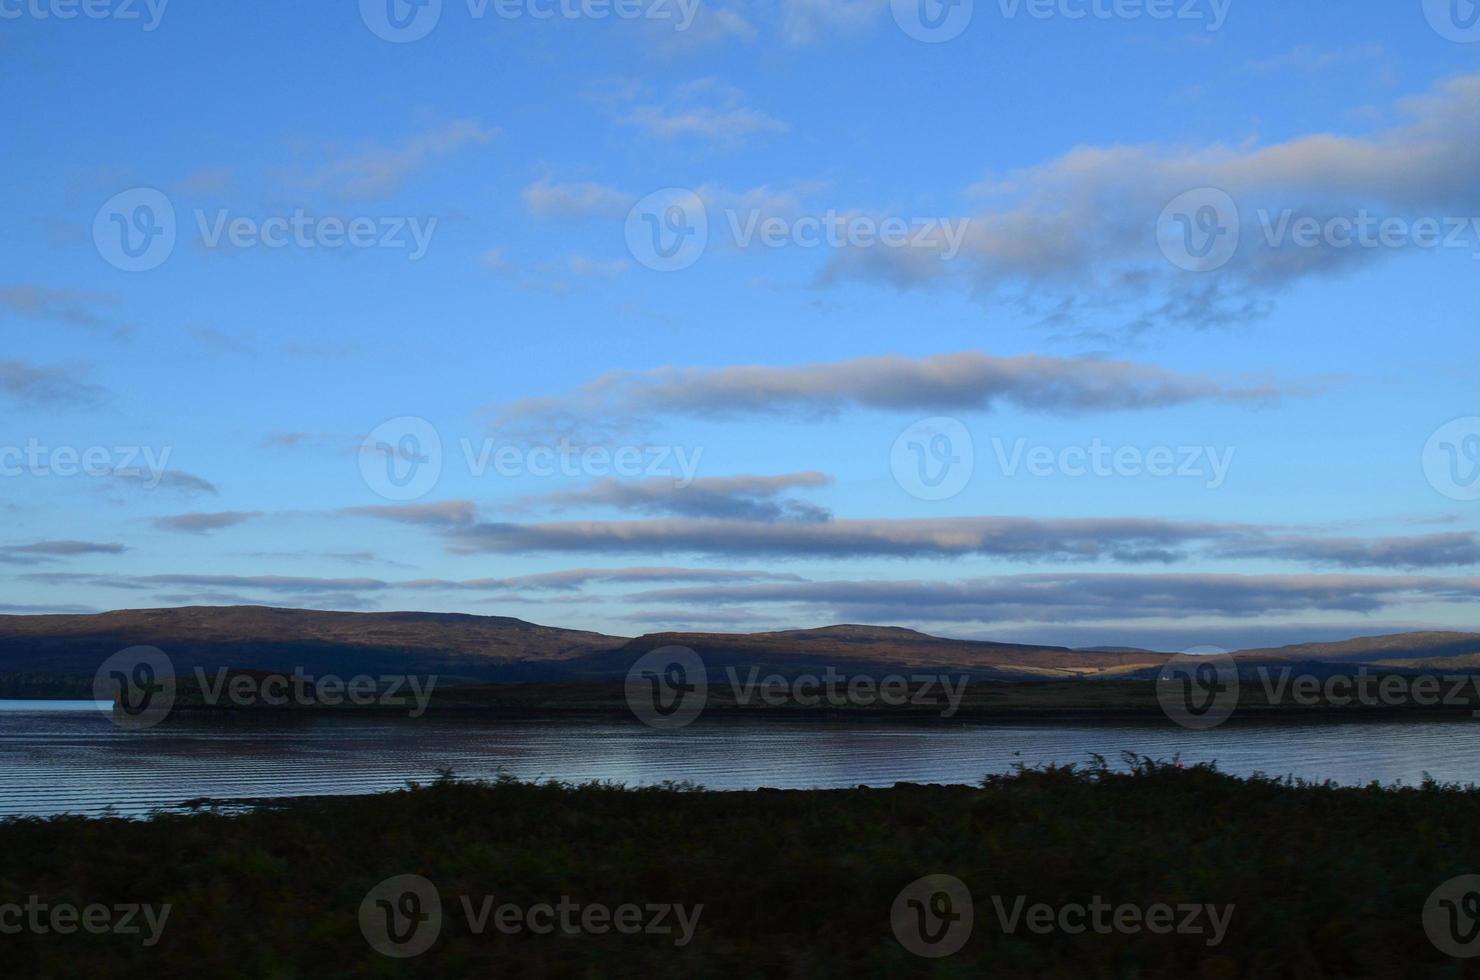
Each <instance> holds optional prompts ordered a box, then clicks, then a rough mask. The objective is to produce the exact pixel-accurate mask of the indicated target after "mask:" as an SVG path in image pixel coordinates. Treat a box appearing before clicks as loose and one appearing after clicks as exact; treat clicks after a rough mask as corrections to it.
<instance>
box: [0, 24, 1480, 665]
mask: <svg viewBox="0 0 1480 980" xmlns="http://www.w3.org/2000/svg"><path fill="white" fill-rule="evenodd" d="M0 81H3V82H4V83H5V85H6V89H7V91H8V92H10V93H11V98H9V99H7V100H5V105H4V107H3V108H0V148H3V155H4V160H5V174H6V180H5V181H4V182H3V184H0V207H3V209H4V213H5V214H6V215H8V216H9V221H8V223H7V233H6V234H5V235H4V236H0V332H3V336H4V338H5V347H4V350H3V351H0V410H3V412H4V415H3V418H4V420H5V422H6V424H5V425H4V428H3V432H0V514H3V516H4V518H5V521H4V532H3V535H0V581H3V592H0V612H4V613H37V612H90V611H102V610H108V609H118V608H146V607H159V606H176V605H198V604H209V605H220V604H261V605H276V606H303V607H314V608H325V609H343V610H397V609H421V610H434V611H451V612H467V613H474V614H479V615H504V616H516V617H519V618H521V619H526V620H530V621H534V622H539V623H545V624H550V625H558V626H566V627H572V628H582V629H591V630H599V631H602V632H606V633H611V634H617V635H626V636H631V635H638V634H640V633H644V632H655V631H661V630H687V629H698V630H711V629H712V630H724V631H751V630H766V629H785V628H799V627H811V626H821V625H825V624H829V623H836V622H854V623H859V622H862V623H880V624H889V625H899V626H908V627H913V628H918V629H923V630H927V631H930V632H934V633H938V634H942V635H949V636H961V637H972V638H986V639H1004V640H1032V641H1038V642H1046V643H1063V644H1073V645H1091V644H1124V645H1138V646H1148V647H1157V648H1162V649H1174V648H1177V649H1180V648H1188V647H1194V646H1199V647H1203V646H1218V647H1224V648H1228V649H1234V648H1240V647H1248V646H1256V645H1265V644H1277V643H1284V642H1299V641H1305V640H1309V639H1334V638H1343V637H1347V636H1354V635H1366V634H1376V633H1382V632H1392V631H1397V630H1404V629H1419V628H1437V629H1470V628H1474V627H1476V625H1477V624H1476V622H1475V620H1474V617H1473V615H1472V614H1471V613H1470V610H1471V609H1472V608H1473V605H1474V602H1475V600H1476V599H1477V598H1480V417H1477V416H1480V397H1477V395H1476V386H1475V383H1474V377H1475V368H1474V365H1475V364H1477V363H1480V356H1477V355H1480V332H1477V331H1476V330H1475V329H1474V328H1475V327H1476V326H1477V322H1476V321H1477V317H1476V313H1477V310H1480V294H1477V290H1476V285H1477V273H1480V264H1477V261H1480V181H1477V180H1476V177H1475V175H1476V174H1477V173H1480V7H1477V5H1476V4H1474V3H1472V2H1470V0H1382V2H1377V0H1363V2H1335V0H1326V2H1311V3H1301V4H1290V3H1284V2H1278V0H954V2H951V3H943V2H942V0H893V2H892V3H886V2H880V0H795V2H784V3H743V2H710V0H486V2H485V0H422V2H420V3H416V4H413V3H411V2H408V0H363V2H359V3H357V2H354V0H335V2H326V3H314V4H304V3H289V2H286V0H261V2H257V3H253V4H201V3H185V2H182V0H175V2H161V0H152V2H146V0H85V2H84V0H0Z"/></svg>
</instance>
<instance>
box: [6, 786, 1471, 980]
mask: <svg viewBox="0 0 1480 980" xmlns="http://www.w3.org/2000/svg"><path fill="white" fill-rule="evenodd" d="M1129 763H1130V764H1129V765H1128V766H1127V767H1124V768H1116V769H1112V768H1110V767H1108V766H1105V765H1104V764H1103V763H1098V764H1095V765H1091V766H1087V767H1078V768H1075V767H1065V768H1050V769H1043V770H1027V771H1020V772H1017V773H1015V774H1012V775H1009V776H1003V777H989V778H988V779H986V780H984V781H983V783H982V785H980V786H979V787H964V786H957V787H942V786H908V785H900V786H896V787H894V788H891V789H854V790H833V791H769V790H760V791H755V792H727V793H718V792H707V791H702V790H696V789H693V788H690V787H684V786H668V787H663V788H645V789H625V788H622V787H619V786H614V785H606V784H593V785H585V786H567V785H559V784H524V783H519V782H515V781H513V780H501V781H499V782H496V783H492V784H479V783H464V782H459V781H457V780H456V779H454V778H452V777H451V775H450V774H448V775H445V776H444V778H442V779H440V780H438V781H437V782H436V783H434V784H431V785H426V786H419V787H414V788H408V789H407V790H405V791H402V792H396V793H389V794H382V795H377V796H373V797H346V798H322V799H315V800H308V801H297V802H292V803H285V804H280V805H274V806H270V807H264V808H261V809H258V810H254V811H251V812H248V813H245V814H238V815H230V816H228V815H224V814H218V813H211V812H201V813H195V814H185V815H160V816H157V817H155V818H153V819H151V820H144V821H138V820H122V819H83V818H70V817H63V818H53V819H48V820H36V819H24V820H11V821H7V822H4V823H0V855H3V858H0V903H3V902H7V901H23V900H24V899H25V898H26V896H29V895H33V894H34V895H38V896H40V897H41V898H42V899H43V900H46V901H49V902H53V903H60V902H70V903H74V904H77V905H86V904H89V903H95V902H101V903H106V904H111V903H118V902H145V903H153V904H156V905H157V904H160V903H165V902H168V903H170V904H171V905H172V906H173V911H172V913H171V916H170V919H169V921H168V924H167V926H166V928H165V931H164V933H163V938H162V940H161V941H160V942H159V944H158V945H157V946H155V947H153V948H145V947H143V946H142V945H141V943H140V942H139V941H138V940H137V939H136V938H129V937H121V936H88V935H73V936H56V935H47V936H39V935H34V934H30V933H22V934H21V935H17V936H3V935H0V958H3V961H4V962H5V963H6V964H7V966H8V973H9V975H12V976H57V977H63V976H92V977H111V976H208V977H218V978H219V977H310V976H330V977H336V976H369V977H380V976H384V977H391V976H424V977H453V976H510V977H524V976H570V977H618V976H634V977H637V976H642V977H706V976H739V977H808V978H811V977H891V978H898V977H957V976H960V977H967V976H991V977H1104V978H1128V977H1135V978H1163V977H1164V978H1176V980H1184V978H1189V977H1192V978H1197V977H1203V978H1219V977H1230V978H1231V977H1415V978H1417V977H1460V976H1467V975H1480V974H1477V973H1475V972H1474V968H1473V967H1469V966H1468V965H1467V963H1466V962H1464V961H1459V960H1451V959H1448V958H1446V957H1445V956H1444V955H1443V954H1441V953H1440V952H1439V951H1438V950H1437V949H1436V948H1435V947H1434V946H1432V945H1431V944H1430V942H1429V941H1428V939H1427V938H1426V936H1425V933H1424V930H1423V927H1422V924H1421V921H1420V915H1421V911H1422V908H1423V905H1424V901H1425V899H1426V897H1427V896H1428V895H1429V893H1430V892H1431V891H1432V890H1433V889H1434V888H1435V887H1436V886H1437V885H1439V884H1440V883H1441V882H1443V881H1445V880H1446V879H1449V878H1451V877H1453V876H1455V875H1459V874H1465V873H1471V872H1475V871H1477V870H1480V790H1476V789H1470V788H1460V787H1454V786H1441V785H1437V784H1433V783H1429V784H1426V785H1424V786H1421V787H1407V788H1396V787H1386V788H1384V787H1380V786H1376V785H1373V786H1369V787H1365V788H1339V787H1336V786H1334V785H1313V784H1305V783H1300V782H1295V781H1288V780H1285V781H1281V780H1272V779H1251V780H1241V779H1235V778H1233V777H1230V776H1227V775H1223V774H1221V773H1219V772H1217V771H1216V770H1214V769H1212V768H1210V767H1190V768H1181V767H1179V766H1177V765H1173V764H1157V763H1154V762H1151V761H1149V760H1145V759H1140V760H1129ZM406 873H415V874H419V875H423V876H425V877H426V878H428V879H430V880H431V881H433V882H434V883H435V884H436V885H437V887H438V889H439V891H440V894H441V896H442V901H443V908H444V912H445V913H446V920H445V922H444V925H443V928H442V931H441V934H440V937H439V938H438V940H437V941H436V943H435V944H434V945H433V946H432V948H431V949H430V950H429V951H428V952H426V953H425V954H423V955H421V956H419V957H416V958H413V959H407V960H393V959H390V958H387V957H384V956H382V955H380V954H378V953H376V952H374V951H372V950H371V949H370V947H369V945H368V944H367V942H366V940H365V939H364V938H363V936H362V935H361V933H360V929H359V925H358V920H357V910H358V908H359V905H360V902H361V900H362V898H363V897H364V896H365V894H366V892H367V891H368V890H369V889H370V888H371V887H372V886H374V885H375V884H376V883H378V882H379V881H381V880H382V879H385V878H387V877H389V876H392V875H399V874H406ZM932 873H945V874H951V875H954V876H956V877H958V878H960V879H961V880H962V881H964V882H965V883H966V885H967V886H968V887H969V888H970V890H971V892H972V894H973V896H974V899H975V927H974V931H973V933H972V935H971V938H970V940H969V942H968V943H967V945H966V946H965V948H964V949H962V950H961V952H959V953H957V954H956V955H955V956H952V957H949V958H944V959H939V960H926V959H922V958H919V957H916V956H914V955H913V954H911V953H909V952H907V951H906V950H905V949H904V948H902V947H901V945H900V944H899V943H898V942H897V941H896V939H895V938H894V935H893V933H892V932H891V926H890V908H891V905H892V904H893V902H894V899H895V897H896V895H897V894H898V893H899V891H900V889H901V888H903V887H904V886H905V885H907V884H908V883H910V882H912V881H914V880H916V879H918V878H919V877H921V876H922V875H926V874H932ZM489 894H492V895H493V896H495V902H496V903H498V904H503V903H514V904H517V905H520V906H523V907H528V906H530V905H533V904H537V903H540V902H550V903H554V902H557V901H558V900H559V899H560V897H561V896H570V898H571V899H572V900H573V901H575V902H579V903H581V904H583V905H588V904H592V903H603V904H606V905H608V906H617V905H620V904H623V903H636V904H639V905H646V904H649V903H681V904H685V905H688V906H693V905H698V904H702V905H703V910H702V913H701V915H700V920H699V924H698V926H697V930H696V932H695V935H694V938H693V941H692V942H691V943H689V944H688V945H687V946H684V947H681V948H680V947H677V946H676V945H675V943H674V937H673V936H664V935H646V934H643V935H617V934H614V933H612V934H607V935H590V934H581V935H571V936H567V935H560V934H556V935H533V934H529V933H527V932H526V933H523V934H518V935H505V934H502V933H498V932H496V931H493V930H490V931H489V932H487V933H485V934H483V935H474V934H473V933H472V932H471V931H470V930H469V928H468V926H467V923H466V920H465V918H464V916H463V914H462V912H461V909H460V906H459V903H458V896H461V895H467V896H471V897H472V901H473V903H474V904H475V905H477V904H478V903H479V902H480V900H481V896H484V895H489ZM994 895H996V896H1001V897H1002V898H1003V901H1004V903H1005V904H1006V905H1008V906H1010V905H1011V904H1012V903H1013V901H1014V900H1015V898H1016V897H1017V896H1019V895H1022V896H1026V898H1027V902H1028V904H1034V903H1039V902H1045V903H1049V904H1051V905H1055V906H1059V905H1063V904H1065V903H1084V904H1087V903H1089V902H1090V901H1091V900H1092V899H1093V898H1094V897H1095V896H1100V897H1102V898H1103V899H1104V900H1105V901H1107V902H1111V903H1113V904H1122V903H1131V904H1136V905H1142V906H1144V905H1148V904H1152V903H1157V902H1165V903H1169V904H1173V905H1176V904H1181V903H1198V904H1205V903H1212V904H1217V905H1228V904H1231V905H1233V906H1234V912H1233V916H1232V920H1231V926H1230V927H1229V929H1228V932H1227V935H1226V938H1225V939H1224V940H1223V942H1222V943H1221V944H1219V945H1217V946H1216V947H1210V946H1209V945H1208V944H1207V942H1206V936H1200V935H1177V934H1173V935H1151V934H1148V933H1139V934H1129V933H1126V934H1122V933H1111V934H1109V935H1097V934H1094V933H1086V934H1081V935H1068V934H1064V933H1062V932H1054V933H1051V934H1047V935H1038V934H1033V933H1027V932H1022V931H1019V932H1017V933H1015V934H1011V935H1009V934H1007V933H1005V932H1004V930H1003V929H1002V927H1001V926H1000V925H999V923H998V921H997V917H996V913H995V911H994V907H993V903H992V896H994ZM1466 969H1469V970H1471V972H1470V973H1466V972H1465V970H1466Z"/></svg>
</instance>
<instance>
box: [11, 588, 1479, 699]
mask: <svg viewBox="0 0 1480 980" xmlns="http://www.w3.org/2000/svg"><path fill="white" fill-rule="evenodd" d="M134 645H147V646H156V647H159V648H160V649H162V650H164V651H165V653H167V654H168V655H169V656H170V658H171V659H172V660H173V661H174V663H175V665H176V667H177V669H179V670H180V671H182V672H183V671H188V670H191V669H193V668H195V667H202V668H205V669H208V670H215V669H216V668H218V667H223V666H224V667H232V668H238V669H257V670H284V669H291V668H293V667H301V668H302V669H304V670H305V671H308V672H317V673H330V672H332V673H338V674H357V673H372V674H373V673H403V674H406V673H436V674H441V675H444V676H449V677H467V678H469V679H480V680H490V681H495V680H499V681H520V680H554V679H592V678H604V677H620V676H623V675H624V674H625V672H626V670H627V667H628V666H629V665H630V664H631V663H632V661H633V660H634V659H636V657H638V656H640V655H641V654H642V653H645V652H647V651H648V650H652V649H655V648H657V647H660V646H668V645H679V646H687V647H691V648H693V649H694V650H696V651H698V652H699V654H700V655H701V656H703V657H704V660H705V663H706V664H708V665H709V666H710V667H711V668H712V669H724V668H726V667H739V666H746V667H749V666H758V667H764V668H766V669H768V670H778V671H783V672H785V671H792V672H801V671H810V670H816V669H821V668H822V667H824V666H829V665H831V666H834V667H838V668H841V669H853V670H860V671H863V670H867V671H874V672H880V671H900V672H907V671H909V670H934V671H961V672H969V673H973V674H976V675H979V676H984V677H999V678H1003V679H1021V680H1027V679H1034V678H1071V677H1094V678H1114V677H1129V676H1144V675H1146V674H1147V673H1148V672H1154V671H1155V670H1156V669H1157V668H1158V667H1159V666H1160V665H1161V664H1162V663H1163V662H1165V660H1166V659H1167V657H1168V656H1170V654H1168V653H1165V652H1158V651H1154V650H1146V649H1140V648H1136V647H1095V648H1085V649H1072V648H1069V647H1060V646H1042V645H1034V644H1023V643H999V642H993V641H987V640H959V639H950V638H947V637H939V636H932V635H930V634H928V633H922V632H920V631H918V630H913V629H908V628H904V627H898V626H871V625H864V624H856V623H843V624H838V625H833V626H823V627H816V628H811V629H796V630H780V631H772V632H764V633H697V632H667V633H651V634H646V635H644V636H640V637H636V638H630V637H621V636H609V635H606V634H602V633H595V632H590V631H587V630H570V629H561V628H558V627H551V626H541V625H538V624H535V623H529V622H526V621H524V620H522V619H515V618H512V617H508V616H477V615H471V614H467V613H434V612H415V611H407V612H371V613H366V612H332V611H321V610H313V609H282V608H276V607H271V606H185V607H179V608H171V609H125V610H118V611H115V612H107V613H98V614H91V615H71V614H68V615H38V616H0V673H22V672H46V673H57V674H91V673H92V671H94V670H95V669H96V668H97V665H98V664H99V663H101V662H102V660H103V659H105V658H106V657H108V656H109V655H111V654H113V653H116V652H117V651H118V650H121V649H123V648H124V647H128V646H134ZM1236 656H1237V657H1238V658H1239V660H1240V661H1243V662H1245V663H1261V662H1276V663H1278V662H1283V663H1292V662H1316V663H1324V664H1353V665H1363V664H1366V665H1371V666H1373V667H1374V668H1396V669H1404V668H1409V669H1436V668H1438V667H1443V666H1445V665H1446V664H1448V665H1452V666H1454V667H1456V668H1467V669H1473V668H1474V667H1476V666H1480V634H1475V633H1462V632H1443V631H1425V632H1414V633H1399V634H1391V635H1385V636H1370V637H1359V638H1356V639H1351V640H1343V641H1339V642H1334V643H1300V644H1292V645H1290V646H1283V647H1269V648H1261V649H1253V650H1242V651H1239V652H1238V653H1237V654H1236Z"/></svg>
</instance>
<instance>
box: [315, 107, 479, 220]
mask: <svg viewBox="0 0 1480 980" xmlns="http://www.w3.org/2000/svg"><path fill="white" fill-rule="evenodd" d="M498 132H499V131H498V130H497V129H490V128H488V127H485V126H483V125H482V124H481V123H479V122H477V121H475V120H472V119H458V120H454V121H452V122H448V123H446V124H444V125H442V126H440V127H438V128H436V129H431V130H428V131H426V132H424V133H419V134H417V135H416V136H413V137H411V138H409V139H407V140H405V141H404V142H402V143H399V144H397V145H395V146H377V147H371V148H369V149H365V150H361V151H359V152H356V153H350V154H347V155H344V156H341V157H338V158H337V159H334V160H331V161H329V162H328V163H325V164H323V165H322V166H321V167H319V168H318V169H316V170H314V171H313V172H311V173H309V174H307V175H305V176H303V177H301V178H300V179H299V180H297V181H296V182H297V183H299V184H301V185H303V186H305V187H307V188H308V189H310V190H322V191H327V192H329V193H331V194H333V195H334V196H335V197H338V198H340V199H343V200H357V201H364V200H378V199H382V198H387V197H391V196H393V195H394V194H396V193H398V192H399V191H400V190H401V187H402V185H403V184H404V183H405V182H406V180H407V178H409V177H410V176H411V175H413V174H415V173H417V172H418V171H420V170H421V169H423V168H424V167H426V166H427V165H429V164H430V163H432V162H434V161H436V160H438V159H440V158H442V157H445V156H449V155H451V154H452V153H455V152H457V151H458V150H461V149H463V148H464V147H467V146H474V145H483V144H487V143H490V142H492V141H493V139H494V138H495V137H496V136H497V135H498Z"/></svg>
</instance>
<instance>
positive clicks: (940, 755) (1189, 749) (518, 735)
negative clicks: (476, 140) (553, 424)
mask: <svg viewBox="0 0 1480 980" xmlns="http://www.w3.org/2000/svg"><path fill="white" fill-rule="evenodd" d="M1126 750H1129V751H1133V752H1137V753H1140V754H1144V755H1149V756H1153V757H1156V758H1170V757H1171V756H1172V755H1174V754H1176V753H1179V752H1180V753H1181V755H1182V758H1183V759H1184V760H1185V761H1188V762H1201V761H1208V760H1214V759H1216V760H1217V761H1218V764H1219V766H1220V768H1222V769H1223V770H1225V771H1227V772H1232V773H1238V774H1248V773H1253V772H1266V773H1270V774H1273V775H1287V774H1294V775H1296V776H1302V777H1305V778H1309V779H1334V780H1336V781H1338V782H1342V783H1365V782H1368V781H1370V780H1373V779H1377V780H1381V781H1383V782H1395V781H1398V780H1402V781H1403V782H1409V783H1414V782H1418V781H1419V780H1421V779H1422V778H1423V774H1424V773H1425V772H1428V773H1431V774H1432V775H1433V776H1434V777H1435V778H1438V779H1441V780H1445V781H1454V782H1477V783H1480V725H1477V724H1476V723H1474V722H1470V723H1466V722H1420V723H1411V724H1406V725H1389V724H1370V723H1368V724H1352V725H1304V726H1297V727H1285V728H1275V727H1260V726H1235V725H1225V726H1223V727H1222V728H1218V729H1214V730H1213V731H1211V732H1187V731H1183V730H1181V729H1178V728H1175V727H1173V726H1171V725H1165V726H1161V725H1158V726H1154V727H1153V726H1127V725H1115V726H1100V727H1092V726H1067V725H1066V726H1047V725H1040V726H1010V725H956V726H951V727H945V726H936V727H923V726H921V727H914V726H902V725H882V724H868V725H858V724H848V725H843V724H826V723H814V722H788V723H781V724H767V725H759V724H756V723H754V722H748V721H746V722H724V721H719V722H714V721H711V722H705V721H704V720H701V721H699V722H698V723H696V724H695V725H693V726H691V727H689V728H687V729H684V730H682V731H678V732H667V733H664V732H655V731H651V730H649V729H646V728H643V727H641V726H640V725H637V724H636V723H632V724H619V723H596V724H592V723H584V724H579V725H578V724H572V723H569V722H543V723H541V722H504V723H494V722H483V721H478V720H468V719H466V718H461V719H430V718H422V719H417V720H409V719H382V718H376V719H368V718H366V719H356V718H332V717H330V718H324V717H319V718H298V719H290V720H288V721H286V722H285V721H283V720H280V719H264V718H261V717H253V716H242V715H229V716H228V715H223V716H219V717H218V716H210V717H206V718H201V719H198V720H196V719H188V720H182V719H179V718H177V719H173V720H171V722H169V723H168V724H167V725H164V726H160V727H158V728H154V729H150V730H148V731H145V732H124V731H120V730H118V729H117V728H115V727H114V726H113V725H112V724H111V723H110V722H109V721H108V719H107V718H106V717H105V716H104V715H103V714H102V713H101V712H99V711H98V710H97V708H96V707H95V706H94V704H93V702H90V701H65V702H36V701H0V815H6V816H8V815H15V814H55V813H62V812H71V813H96V812H98V811H100V810H101V809H103V808H104V807H106V806H109V805H112V806H114V807H116V808H117V811H118V812H119V813H126V814H134V813H144V812H147V811H148V810H151V809H154V808H156V807H167V806H173V805H176V804H179V803H181V802H183V801H185V800H189V799H195V798H199V797H203V796H207V797H212V798H215V799H234V798H247V797H262V796H305V795H318V794H331V793H368V792H374V791H377V790H386V789H395V788H399V787H402V786H404V785H405V783H406V781H407V780H409V779H416V780H427V779H431V778H435V775H436V770H437V769H438V768H439V767H444V766H450V767H452V768H453V769H454V770H456V771H457V773H458V774H459V775H462V776H468V777H476V776H492V775H494V774H496V773H497V772H498V771H499V770H500V769H504V770H506V771H508V772H510V773H512V774H514V775H516V776H519V777H521V778H527V779H535V778H541V779H542V778H556V779H562V780H573V781H582V780H591V779H606V780H616V781H620V782H625V783H628V784H631V785H637V784H642V783H655V782H660V781H662V780H665V779H675V780H677V779H688V780H693V781H694V782H697V783H700V784H702V785H704V786H708V787H710V788H713V789H751V788H754V787H757V786H775V787H784V788H791V787H836V786H856V785H859V784H866V785H871V786H887V785H889V784H891V783H894V782H897V781H909V782H922V783H923V782H938V783H974V782H976V781H977V780H979V779H980V778H981V777H982V776H983V775H984V774H986V773H989V772H1006V771H1008V770H1010V769H1011V768H1012V766H1013V764H1014V763H1017V762H1023V763H1026V764H1029V765H1036V764H1039V763H1047V762H1058V763H1065V762H1084V761H1087V759H1088V757H1089V754H1090V753H1092V752H1100V753H1102V754H1104V755H1106V756H1109V757H1110V759H1111V761H1112V762H1116V761H1118V754H1119V753H1120V752H1121V751H1126Z"/></svg>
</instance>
